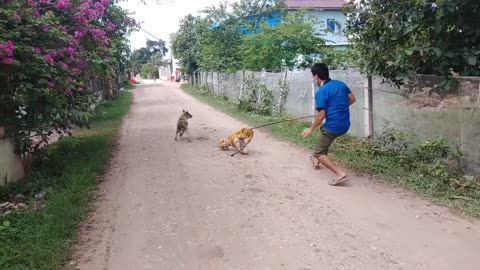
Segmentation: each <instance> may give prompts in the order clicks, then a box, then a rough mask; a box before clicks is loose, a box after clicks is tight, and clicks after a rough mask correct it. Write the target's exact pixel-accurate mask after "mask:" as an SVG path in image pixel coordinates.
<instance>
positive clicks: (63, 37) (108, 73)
mask: <svg viewBox="0 0 480 270" xmlns="http://www.w3.org/2000/svg"><path fill="white" fill-rule="evenodd" d="M136 27H137V25H136V23H135V22H134V20H133V19H131V18H129V17H128V12H127V11H125V10H123V9H122V8H121V7H120V6H119V5H118V3H117V1H85V0H83V1H60V2H58V1H56V2H55V3H50V1H2V2H0V86H1V87H0V126H2V127H5V130H6V135H7V137H9V138H10V139H12V140H13V142H14V144H15V148H16V149H15V150H16V152H17V153H18V154H19V155H21V156H22V158H23V159H24V162H25V163H26V164H25V165H26V166H25V168H26V172H27V173H28V172H29V171H28V163H29V160H30V159H32V158H34V157H35V155H36V154H38V153H40V152H39V145H40V143H48V141H49V138H50V136H51V135H54V134H55V135H59V137H60V138H62V137H63V136H66V135H70V130H71V129H72V128H74V127H78V128H82V127H88V120H89V118H90V117H92V115H93V114H94V113H95V111H94V110H93V109H92V108H93V107H94V106H95V105H96V102H97V100H98V98H97V97H95V96H94V95H92V93H91V89H89V88H88V83H89V80H90V78H91V77H96V78H97V79H106V80H108V81H110V80H109V79H112V78H114V77H116V76H117V75H119V74H121V73H123V72H124V68H125V63H126V59H127V54H128V50H129V49H128V42H127V39H126V38H127V36H128V34H129V33H130V32H131V31H134V30H136ZM111 81H114V79H113V80H111ZM37 139H38V140H37ZM34 140H37V142H40V143H37V142H35V141H34Z"/></svg>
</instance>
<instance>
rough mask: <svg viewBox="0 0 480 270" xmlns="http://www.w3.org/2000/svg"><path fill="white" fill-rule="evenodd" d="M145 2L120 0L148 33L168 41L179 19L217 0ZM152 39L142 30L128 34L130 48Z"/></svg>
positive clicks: (215, 2) (154, 0)
mask: <svg viewBox="0 0 480 270" xmlns="http://www.w3.org/2000/svg"><path fill="white" fill-rule="evenodd" d="M146 2H147V4H146V5H144V4H141V3H140V0H128V1H125V2H120V5H121V6H122V7H123V8H125V9H127V10H129V11H132V12H135V14H134V15H132V17H133V18H134V19H135V20H137V21H140V22H143V23H142V28H143V29H145V30H146V31H147V32H149V33H150V34H152V35H154V36H156V37H158V38H161V39H163V40H165V41H166V42H169V39H170V34H171V33H174V32H176V31H177V30H178V28H179V25H180V20H181V19H182V18H183V17H185V16H186V15H188V14H199V11H201V10H202V9H204V8H205V7H209V6H212V5H217V4H218V3H219V0H162V1H160V2H162V3H160V4H159V3H157V1H156V0H146ZM233 2H235V0H233V1H229V3H233ZM148 38H149V39H154V38H153V37H151V36H150V35H148V34H147V33H145V32H144V31H142V30H140V31H139V32H136V33H133V34H132V35H131V36H130V43H131V47H132V50H135V49H138V48H141V47H144V46H145V42H146V40H147V39H148Z"/></svg>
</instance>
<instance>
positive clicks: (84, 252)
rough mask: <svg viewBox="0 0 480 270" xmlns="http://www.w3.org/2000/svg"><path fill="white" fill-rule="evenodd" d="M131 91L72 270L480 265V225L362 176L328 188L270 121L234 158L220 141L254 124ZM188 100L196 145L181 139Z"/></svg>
mask: <svg viewBox="0 0 480 270" xmlns="http://www.w3.org/2000/svg"><path fill="white" fill-rule="evenodd" d="M134 93H135V102H134V106H133V108H132V112H131V114H130V115H129V117H128V118H126V119H125V123H124V126H123V131H122V135H121V138H120V140H119V145H118V150H117V151H116V153H115V155H114V158H113V160H112V164H111V168H110V169H109V170H108V171H107V172H106V181H105V182H104V183H103V184H102V186H101V188H100V191H99V194H100V195H99V198H98V202H97V203H96V207H97V210H96V211H95V212H94V213H93V214H92V216H91V218H90V219H89V220H88V221H87V222H86V224H84V226H83V229H82V233H81V241H80V245H79V247H78V250H77V251H76V254H75V256H74V258H75V259H74V260H73V261H72V262H71V264H70V267H71V268H72V269H86V270H87V269H88V270H96V269H109V270H137V269H158V270H170V269H172V270H179V269H187V270H197V269H205V270H215V269H219V270H220V269H221V270H227V269H245V270H257V269H258V270H260V269H262V270H263V269H265V270H266V269H272V270H276V269H288V270H290V269H292V270H306V269H319V270H329V269H352V270H353V269H358V270H387V269H392V270H393V269H408V270H410V269H415V270H453V269H455V270H460V269H461V270H470V269H471V270H478V269H480V253H479V252H480V224H478V223H471V222H468V221H466V220H464V219H460V218H458V217H456V216H455V215H453V214H451V213H450V212H449V211H448V210H445V209H443V208H441V207H438V206H435V205H431V204H429V203H428V202H426V201H423V200H420V199H417V198H415V197H414V196H412V195H409V194H407V193H406V192H403V191H399V190H395V189H392V188H389V187H386V186H383V185H380V184H376V183H370V182H369V180H368V179H366V178H361V177H355V175H354V174H351V176H350V182H349V185H348V186H347V187H331V186H328V185H327V181H328V179H329V177H331V175H330V174H329V173H328V172H327V171H315V170H313V168H312V167H311V164H310V162H309V160H308V157H309V153H307V152H305V151H304V150H302V149H300V148H298V147H295V146H292V145H290V144H287V143H285V142H282V141H279V140H276V139H274V138H272V137H271V136H269V135H268V134H266V133H264V132H262V131H261V130H258V131H257V132H256V135H255V138H254V140H253V141H252V143H251V144H250V145H249V151H250V155H248V156H242V155H237V156H235V157H233V158H232V157H230V156H229V155H228V153H225V152H221V151H219V150H218V148H217V146H216V142H217V140H218V138H220V137H223V136H225V135H228V134H230V133H232V132H233V131H236V130H237V129H239V128H240V127H242V126H244V125H245V124H243V123H241V122H239V121H237V120H234V119H233V118H231V117H229V116H227V115H225V114H223V113H221V112H218V111H216V110H215V109H213V108H211V107H209V106H207V105H205V104H202V103H200V102H198V101H197V100H195V99H194V98H192V97H190V96H188V95H186V94H184V93H183V92H182V91H181V90H179V89H178V86H177V85H174V84H170V83H164V85H160V84H157V85H147V86H141V87H139V88H137V89H136V90H134ZM182 109H187V110H189V111H190V112H191V113H192V114H193V118H192V119H191V120H190V127H191V134H192V140H193V141H192V142H191V143H189V142H187V141H186V140H182V141H178V142H175V141H174V136H175V123H176V121H177V118H178V117H179V115H180V113H181V111H182ZM299 136H300V134H299Z"/></svg>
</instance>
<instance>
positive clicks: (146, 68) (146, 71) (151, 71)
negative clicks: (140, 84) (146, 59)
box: [140, 63, 159, 78]
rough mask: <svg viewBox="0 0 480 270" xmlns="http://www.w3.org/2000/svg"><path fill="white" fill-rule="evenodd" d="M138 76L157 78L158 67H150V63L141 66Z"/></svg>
mask: <svg viewBox="0 0 480 270" xmlns="http://www.w3.org/2000/svg"><path fill="white" fill-rule="evenodd" d="M140 74H141V75H142V77H143V78H149V77H151V78H159V74H158V66H156V65H152V64H150V63H147V64H144V65H142V69H141V71H140Z"/></svg>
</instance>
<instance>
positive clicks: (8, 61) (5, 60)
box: [2, 57, 13, 65]
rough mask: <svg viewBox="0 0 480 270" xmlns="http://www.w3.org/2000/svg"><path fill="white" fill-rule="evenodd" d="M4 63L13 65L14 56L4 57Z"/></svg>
mask: <svg viewBox="0 0 480 270" xmlns="http://www.w3.org/2000/svg"><path fill="white" fill-rule="evenodd" d="M2 63H4V64H6V65H11V64H13V58H10V57H7V58H3V59H2Z"/></svg>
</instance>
